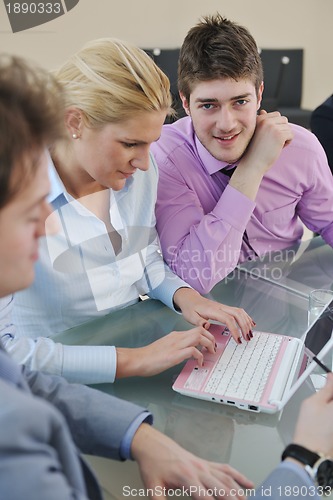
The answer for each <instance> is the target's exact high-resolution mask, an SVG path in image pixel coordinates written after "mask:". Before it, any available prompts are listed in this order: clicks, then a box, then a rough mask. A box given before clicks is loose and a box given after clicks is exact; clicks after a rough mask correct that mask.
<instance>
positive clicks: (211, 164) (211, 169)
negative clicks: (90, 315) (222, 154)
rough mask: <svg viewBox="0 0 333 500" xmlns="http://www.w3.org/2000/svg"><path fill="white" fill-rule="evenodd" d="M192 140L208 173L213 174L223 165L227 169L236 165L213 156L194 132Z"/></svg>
mask: <svg viewBox="0 0 333 500" xmlns="http://www.w3.org/2000/svg"><path fill="white" fill-rule="evenodd" d="M194 140H195V145H196V148H197V152H198V155H199V157H200V159H201V162H202V164H203V165H204V168H205V169H206V170H207V172H208V174H209V175H213V174H215V173H216V172H219V171H220V170H221V169H223V168H225V167H228V169H229V168H232V167H234V166H236V164H230V163H227V162H226V161H222V160H217V159H216V158H214V156H212V155H211V154H210V152H209V151H208V150H207V149H206V148H205V147H204V146H203V145H202V144H201V142H200V141H199V139H198V137H197V136H196V134H195V135H194Z"/></svg>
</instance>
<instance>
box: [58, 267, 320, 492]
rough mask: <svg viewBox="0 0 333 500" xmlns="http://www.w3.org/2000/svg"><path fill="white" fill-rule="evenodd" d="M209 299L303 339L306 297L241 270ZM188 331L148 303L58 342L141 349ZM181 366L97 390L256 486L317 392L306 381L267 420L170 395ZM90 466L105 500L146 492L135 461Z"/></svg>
mask: <svg viewBox="0 0 333 500" xmlns="http://www.w3.org/2000/svg"><path fill="white" fill-rule="evenodd" d="M209 297H210V298H213V299H215V300H217V301H220V302H223V303H225V304H229V305H235V306H239V307H243V308H244V309H246V310H247V312H248V313H249V314H250V315H251V316H252V317H253V318H254V319H255V321H256V323H257V326H256V329H257V330H262V331H271V332H276V333H282V334H288V335H292V336H296V337H300V336H301V335H302V334H303V333H304V332H305V330H306V328H307V307H308V301H307V298H306V297H305V296H304V295H302V294H299V293H295V292H294V291H292V290H290V289H288V288H286V287H282V286H278V285H277V284H275V283H272V282H271V281H270V280H263V279H261V278H258V277H257V276H255V275H252V274H251V273H248V272H243V271H241V272H239V273H238V275H237V276H233V279H229V280H228V279H227V280H224V281H223V282H221V283H219V284H218V285H217V286H216V287H215V288H214V289H213V290H212V292H211V293H210V294H209ZM191 327H192V325H190V324H189V323H187V322H186V321H185V320H184V318H183V317H182V316H181V315H180V314H177V313H175V312H174V311H172V310H170V309H169V308H167V307H166V306H164V305H163V304H161V303H160V302H158V301H155V300H151V299H149V300H145V301H142V302H139V303H137V304H135V305H133V306H130V307H127V308H126V309H123V310H118V311H117V312H115V313H113V314H111V315H109V316H105V317H103V318H98V319H96V320H94V321H93V322H90V323H86V324H84V325H81V326H79V327H76V328H72V329H71V330H68V331H66V332H64V333H62V334H60V335H58V336H57V338H56V339H55V340H58V341H60V342H63V343H65V344H72V345H75V344H77V345H79V344H85V345H116V346H119V347H120V346H123V347H138V346H142V345H146V344H148V343H150V342H152V341H154V340H156V339H157V338H159V337H161V336H163V335H165V334H166V333H168V332H170V331H172V330H185V329H189V328H191ZM181 367H182V364H181V365H178V366H176V367H173V368H172V369H169V370H167V371H165V372H164V373H162V374H160V375H157V376H154V377H150V378H135V377H133V378H130V379H121V380H118V381H116V382H115V383H114V384H101V385H98V386H95V387H96V388H98V389H99V390H103V391H105V392H107V393H110V394H113V395H115V396H118V397H121V398H124V399H127V400H130V401H134V402H136V403H139V404H141V405H143V406H145V407H147V408H148V409H149V410H150V411H152V413H153V414H154V424H155V426H156V428H158V429H159V430H161V431H163V432H164V433H165V434H167V435H169V436H170V437H172V438H173V439H175V440H176V441H177V442H178V443H180V444H181V445H182V446H184V447H185V448H187V449H188V450H190V451H192V452H194V453H196V454H198V455H200V456H201V457H204V458H206V459H209V460H214V461H218V462H227V463H230V464H231V465H232V466H234V467H235V468H237V469H238V470H240V471H241V472H242V473H244V474H245V475H246V476H248V477H249V478H251V479H252V480H253V481H254V482H255V483H256V485H258V484H260V482H261V481H262V480H263V479H264V477H265V476H266V475H267V474H268V473H269V472H270V471H271V470H272V469H273V468H274V467H275V466H276V465H277V464H278V463H279V460H280V455H281V452H282V450H283V448H284V447H285V445H286V444H287V443H288V442H290V440H291V437H292V434H293V430H294V425H295V422H296V418H297V414H298V409H299V405H300V402H301V401H302V400H303V399H304V397H307V396H308V395H310V394H312V393H313V392H314V388H313V387H312V385H311V383H310V381H309V382H308V383H305V384H303V386H302V387H301V389H300V390H299V391H298V392H297V393H296V394H295V395H294V396H293V398H292V399H291V401H290V402H289V403H288V405H287V406H286V407H285V408H284V410H283V411H282V413H280V414H275V415H265V414H258V413H251V412H248V411H242V410H238V409H235V408H233V407H229V406H223V405H219V404H215V403H210V402H207V401H201V400H196V399H192V398H189V397H186V396H181V395H179V394H177V393H175V392H174V391H173V390H172V387H171V386H172V383H173V381H174V380H175V378H176V376H177V375H178V373H179V372H180V370H181ZM88 460H89V461H90V463H91V464H92V466H93V467H94V469H95V470H96V473H97V475H98V477H99V480H100V481H101V483H102V485H103V487H104V490H105V491H106V492H107V494H106V498H124V492H125V491H126V492H127V491H128V489H126V490H124V488H125V487H126V488H142V487H143V485H142V482H141V479H140V476H139V472H138V468H137V466H136V464H135V463H133V462H130V461H127V462H125V463H117V462H114V461H112V462H111V461H110V460H107V459H101V458H96V457H88ZM132 496H133V495H132Z"/></svg>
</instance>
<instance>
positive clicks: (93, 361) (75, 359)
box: [0, 296, 117, 384]
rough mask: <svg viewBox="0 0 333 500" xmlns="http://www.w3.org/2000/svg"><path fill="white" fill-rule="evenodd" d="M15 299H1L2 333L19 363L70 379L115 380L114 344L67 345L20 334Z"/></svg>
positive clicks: (94, 382) (96, 381)
mask: <svg viewBox="0 0 333 500" xmlns="http://www.w3.org/2000/svg"><path fill="white" fill-rule="evenodd" d="M13 305H14V299H13V297H12V296H7V297H3V298H1V299H0V336H1V340H2V343H3V345H4V347H5V349H6V350H7V351H8V352H10V354H11V356H12V357H13V359H15V361H16V362H18V363H19V364H24V365H26V366H27V367H28V368H29V369H31V370H41V371H44V372H47V373H51V374H53V375H62V376H63V377H65V378H66V379H67V380H68V381H69V382H78V383H82V384H99V383H110V382H114V380H115V376H116V366H117V358H116V349H115V347H114V346H65V345H63V344H60V343H56V342H54V341H53V340H51V339H49V338H47V337H38V338H36V339H32V338H29V337H18V336H17V335H16V333H15V325H14V324H13V322H12V320H11V314H12V309H13Z"/></svg>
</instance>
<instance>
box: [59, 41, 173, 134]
mask: <svg viewBox="0 0 333 500" xmlns="http://www.w3.org/2000/svg"><path fill="white" fill-rule="evenodd" d="M54 75H55V77H56V79H57V80H58V82H59V83H61V84H62V86H63V87H64V90H65V106H66V108H68V107H71V106H73V107H75V108H78V109H80V110H81V111H82V113H83V116H84V120H85V122H86V123H85V124H86V125H87V126H90V127H94V128H95V127H99V126H103V125H105V124H106V123H116V122H120V121H124V120H127V119H130V118H132V117H133V116H135V115H137V113H138V112H140V111H160V110H165V111H166V113H167V114H173V112H172V108H171V102H172V98H171V94H170V82H169V79H168V78H167V76H166V75H165V74H164V73H163V72H162V71H161V70H160V69H159V68H158V66H157V65H156V64H155V63H154V61H153V60H152V59H151V57H150V56H148V54H146V52H144V51H143V50H141V49H139V48H138V47H135V46H133V45H131V44H129V43H127V42H123V41H121V40H118V39H114V38H101V39H98V40H93V41H91V42H89V43H88V44H86V45H85V46H84V47H83V48H82V49H81V50H79V51H78V52H77V53H76V54H74V55H73V56H72V57H71V58H70V59H69V60H68V61H67V62H66V63H65V64H64V65H63V66H61V67H60V68H59V69H58V70H57V71H55V72H54Z"/></svg>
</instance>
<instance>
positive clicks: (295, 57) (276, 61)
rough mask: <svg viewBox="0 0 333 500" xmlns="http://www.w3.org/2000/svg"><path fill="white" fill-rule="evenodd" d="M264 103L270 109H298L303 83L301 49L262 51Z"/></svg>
mask: <svg viewBox="0 0 333 500" xmlns="http://www.w3.org/2000/svg"><path fill="white" fill-rule="evenodd" d="M260 56H261V60H262V63H263V68H264V83H265V89H264V101H265V100H267V101H272V107H273V108H274V107H275V109H276V108H277V107H281V106H282V107H293V108H300V106H301V100H302V83H303V49H262V50H261V52H260Z"/></svg>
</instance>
